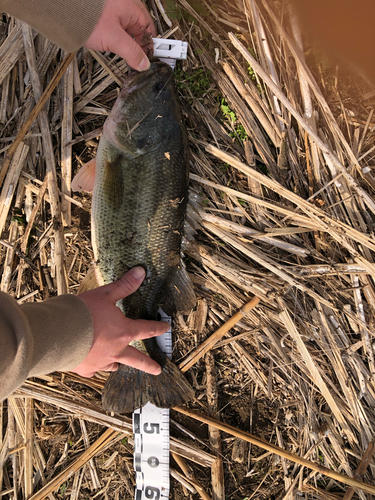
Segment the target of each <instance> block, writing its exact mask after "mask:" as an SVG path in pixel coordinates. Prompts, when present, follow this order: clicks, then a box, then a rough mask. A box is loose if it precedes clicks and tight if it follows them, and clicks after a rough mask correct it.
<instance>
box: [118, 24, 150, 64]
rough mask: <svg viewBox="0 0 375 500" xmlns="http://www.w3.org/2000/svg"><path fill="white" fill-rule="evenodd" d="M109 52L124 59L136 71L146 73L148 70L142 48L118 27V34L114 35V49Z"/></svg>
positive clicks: (146, 59)
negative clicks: (113, 52)
mask: <svg viewBox="0 0 375 500" xmlns="http://www.w3.org/2000/svg"><path fill="white" fill-rule="evenodd" d="M111 50H112V51H115V52H116V54H118V55H119V56H120V57H122V58H123V59H125V61H126V62H127V63H128V64H129V66H131V67H132V68H133V69H136V70H137V71H147V70H148V69H149V68H150V61H149V60H148V58H147V56H146V54H145V53H144V52H143V50H142V48H141V47H140V46H139V45H138V43H137V42H135V41H134V40H133V38H132V37H131V36H130V35H129V34H128V33H126V31H124V30H123V29H122V28H120V27H119V32H118V33H116V47H113V48H112V49H111Z"/></svg>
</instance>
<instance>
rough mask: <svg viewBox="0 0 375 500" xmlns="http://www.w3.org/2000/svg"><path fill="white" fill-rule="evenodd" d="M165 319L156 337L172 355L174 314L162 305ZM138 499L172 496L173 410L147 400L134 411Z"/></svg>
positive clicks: (163, 349)
mask: <svg viewBox="0 0 375 500" xmlns="http://www.w3.org/2000/svg"><path fill="white" fill-rule="evenodd" d="M158 314H159V316H160V320H161V321H165V322H166V323H169V329H168V331H166V332H165V333H163V335H160V337H157V338H156V340H157V342H158V345H159V347H160V349H161V350H162V351H163V352H165V354H166V355H167V356H168V357H169V358H172V328H171V323H172V321H171V317H170V316H167V315H166V314H165V313H164V312H163V311H162V310H161V309H159V311H158ZM133 433H134V470H135V480H136V489H135V496H134V498H135V500H146V499H147V500H148V499H150V498H151V499H154V500H159V499H167V498H169V410H168V409H165V408H157V407H156V406H155V405H153V404H151V403H147V404H146V405H145V406H143V407H142V408H139V409H138V410H135V411H134V413H133Z"/></svg>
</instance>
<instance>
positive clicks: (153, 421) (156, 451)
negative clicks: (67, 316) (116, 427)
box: [133, 38, 188, 500]
mask: <svg viewBox="0 0 375 500" xmlns="http://www.w3.org/2000/svg"><path fill="white" fill-rule="evenodd" d="M152 41H153V42H154V56H156V57H159V58H160V59H161V60H163V61H164V62H168V63H169V64H170V65H171V66H172V68H174V66H175V64H176V59H186V58H187V48H188V44H187V42H182V41H181V40H171V39H164V38H153V39H152ZM158 315H159V319H160V320H161V321H165V322H166V323H169V329H168V331H167V332H165V333H163V335H160V337H156V341H157V343H158V345H159V347H160V349H161V350H162V351H163V352H165V354H166V355H167V356H168V357H169V358H170V359H172V328H171V323H172V319H171V317H170V316H167V315H166V314H165V313H164V312H163V311H162V310H161V309H159V311H158ZM133 433H134V470H135V481H136V489H135V497H134V498H135V500H149V499H154V500H159V499H161V500H162V499H167V498H169V410H168V409H165V408H157V407H156V406H154V405H153V404H151V403H147V404H146V405H145V406H143V407H142V408H139V410H136V411H135V412H134V413H133Z"/></svg>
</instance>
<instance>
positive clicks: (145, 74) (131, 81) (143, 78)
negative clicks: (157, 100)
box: [123, 57, 172, 94]
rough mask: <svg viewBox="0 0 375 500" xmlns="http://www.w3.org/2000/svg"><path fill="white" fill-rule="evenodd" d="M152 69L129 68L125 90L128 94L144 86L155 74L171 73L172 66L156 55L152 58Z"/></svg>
mask: <svg viewBox="0 0 375 500" xmlns="http://www.w3.org/2000/svg"><path fill="white" fill-rule="evenodd" d="M150 63H151V65H150V69H148V70H147V71H142V72H139V71H136V70H135V69H132V70H129V73H128V76H127V78H126V80H125V83H124V87H123V90H124V92H126V93H127V94H130V93H132V92H135V91H136V90H138V89H140V88H142V87H143V85H144V84H145V83H146V82H148V80H149V79H150V78H151V77H152V76H153V75H154V74H155V73H160V74H166V75H168V74H170V72H171V71H172V70H171V68H170V66H169V65H168V64H166V63H165V62H162V61H160V60H159V59H157V58H156V57H152V58H151V59H150Z"/></svg>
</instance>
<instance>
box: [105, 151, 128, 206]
mask: <svg viewBox="0 0 375 500" xmlns="http://www.w3.org/2000/svg"><path fill="white" fill-rule="evenodd" d="M121 160H122V156H121V155H117V156H116V157H115V158H114V159H113V160H106V162H105V170H104V187H105V188H104V193H105V197H106V201H107V202H108V204H109V205H110V206H111V207H112V208H114V209H118V208H120V207H121V205H122V202H123V200H124V178H123V174H122V166H121Z"/></svg>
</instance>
